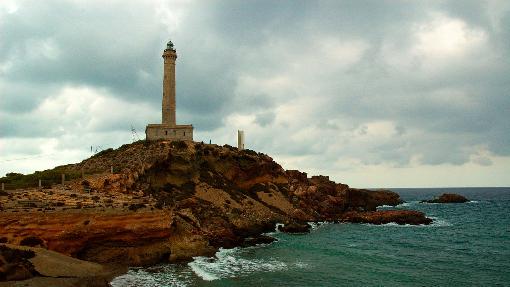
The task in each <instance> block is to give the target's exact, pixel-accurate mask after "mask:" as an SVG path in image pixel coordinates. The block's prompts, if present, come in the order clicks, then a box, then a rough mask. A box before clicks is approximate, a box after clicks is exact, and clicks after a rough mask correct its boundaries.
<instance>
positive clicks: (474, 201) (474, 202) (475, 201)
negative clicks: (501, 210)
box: [467, 200, 480, 204]
mask: <svg viewBox="0 0 510 287" xmlns="http://www.w3.org/2000/svg"><path fill="white" fill-rule="evenodd" d="M467 203H472V204H476V203H480V201H477V200H470V201H468V202H467Z"/></svg>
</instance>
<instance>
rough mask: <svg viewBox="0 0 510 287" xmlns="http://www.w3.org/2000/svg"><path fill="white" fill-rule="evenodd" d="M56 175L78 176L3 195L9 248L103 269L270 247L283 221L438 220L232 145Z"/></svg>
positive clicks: (121, 156)
mask: <svg viewBox="0 0 510 287" xmlns="http://www.w3.org/2000/svg"><path fill="white" fill-rule="evenodd" d="M112 169H113V170H114V172H113V173H112V172H111V171H112ZM55 170H58V172H62V173H65V174H68V175H73V176H69V177H71V180H69V181H66V182H64V184H54V185H51V186H46V187H43V188H37V187H34V188H26V189H23V190H14V191H8V192H7V193H6V194H4V195H3V196H0V210H1V211H0V212H1V215H2V216H1V217H0V243H7V244H9V246H29V247H31V248H39V249H41V248H44V249H47V250H51V251H55V252H58V253H60V254H63V255H66V256H68V257H73V258H74V259H79V260H86V261H92V262H94V264H96V263H98V264H101V265H100V266H109V265H111V264H121V265H129V266H142V265H150V264H155V263H158V262H162V261H165V262H178V261H183V260H190V259H191V258H192V257H194V256H199V255H213V254H214V253H215V252H216V251H217V250H218V248H220V247H225V248H230V247H234V246H249V245H254V244H258V243H269V242H271V241H272V240H273V239H272V238H270V237H268V236H265V235H263V233H266V232H270V231H274V230H275V226H276V225H277V224H278V223H282V224H283V225H282V226H281V227H280V230H282V231H284V232H296V233H301V232H307V230H308V229H309V226H308V224H307V222H318V221H331V222H355V223H372V224H384V223H390V222H395V223H397V224H429V223H431V220H430V219H429V218H427V217H425V215H424V214H423V213H421V212H417V211H409V210H384V211H378V210H377V206H381V205H390V206H396V205H398V204H400V203H402V200H401V199H400V197H399V195H398V194H396V193H394V192H392V191H388V190H375V191H372V190H364V189H355V188H350V187H349V186H347V185H345V184H342V183H335V182H333V181H331V180H329V178H328V177H327V176H312V177H308V175H307V174H306V173H303V172H299V171H296V170H284V169H283V168H282V167H281V166H280V165H279V164H277V163H276V162H275V161H274V160H273V159H272V158H271V157H269V156H268V155H265V154H262V153H257V152H254V151H251V150H242V151H240V150H238V149H237V148H234V147H231V146H227V145H225V146H217V145H211V144H203V143H197V142H166V141H154V142H145V141H140V142H135V143H133V144H129V145H124V146H122V147H120V148H118V149H116V150H106V151H103V152H101V153H99V154H96V155H94V156H93V157H91V158H89V159H86V160H84V161H82V162H80V163H77V164H70V165H66V166H60V167H57V168H56V169H55ZM17 176H18V177H19V175H17ZM1 180H2V181H3V182H9V177H4V178H2V179H1ZM39 249H37V250H39ZM26 260H29V259H26ZM25 263H26V262H25ZM25 263H23V264H25ZM23 264H22V265H23ZM25 265H26V266H30V265H27V264H25ZM25 265H23V266H25ZM27 268H28V269H27V270H28V271H27V272H29V273H30V274H34V276H40V275H37V274H38V273H37V272H36V273H34V272H32V271H31V270H32V269H30V267H27ZM36 271H37V270H36ZM1 272H3V271H1V270H0V278H3V279H0V280H6V279H5V278H7V277H1V276H4V275H2V274H3V273H1ZM39 273H40V274H42V273H41V272H39ZM5 276H6V275H5Z"/></svg>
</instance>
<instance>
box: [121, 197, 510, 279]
mask: <svg viewBox="0 0 510 287" xmlns="http://www.w3.org/2000/svg"><path fill="white" fill-rule="evenodd" d="M393 190H394V191H396V192H398V193H399V194H400V195H401V196H402V198H403V199H404V200H406V201H407V202H406V203H404V204H401V205H399V206H397V207H396V208H397V209H413V210H420V211H423V212H425V213H426V214H427V215H428V216H429V217H431V218H433V219H434V220H435V221H434V223H433V224H432V225H429V226H398V225H396V224H386V225H380V226H377V225H370V224H331V223H326V224H315V225H314V226H313V230H312V231H311V233H310V234H306V235H289V234H284V233H279V232H274V233H272V235H273V236H274V237H276V238H278V241H277V242H274V243H271V244H269V245H261V246H255V247H249V248H234V249H222V250H220V251H219V252H218V253H217V254H216V256H215V257H214V258H206V257H198V258H195V260H194V261H193V262H190V263H188V264H164V265H158V266H153V267H149V268H133V269H130V271H129V272H128V273H127V274H125V275H122V276H120V277H117V278H115V279H114V280H113V281H112V285H113V286H114V287H119V286H151V287H152V286H275V285H276V286H277V285H279V286H510V188H458V189H393ZM443 192H454V193H459V194H462V195H464V196H466V197H468V198H469V199H470V200H471V202H469V203H463V204H422V203H419V200H421V199H430V198H432V197H433V196H435V195H439V194H441V193H443ZM391 208H393V207H381V209H391Z"/></svg>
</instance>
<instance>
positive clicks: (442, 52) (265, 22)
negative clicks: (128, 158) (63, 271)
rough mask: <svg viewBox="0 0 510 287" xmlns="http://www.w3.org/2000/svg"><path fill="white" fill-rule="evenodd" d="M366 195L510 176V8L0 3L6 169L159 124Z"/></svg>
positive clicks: (0, 160)
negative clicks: (170, 111)
mask: <svg viewBox="0 0 510 287" xmlns="http://www.w3.org/2000/svg"><path fill="white" fill-rule="evenodd" d="M169 39H171V40H172V41H173V42H174V44H175V46H176V49H177V53H178V59H177V76H176V77H177V79H176V80H177V118H178V122H179V123H182V124H186V123H192V124H193V125H194V127H195V140H197V141H205V142H208V141H209V139H211V140H212V142H213V143H217V144H225V143H226V144H231V145H235V144H236V136H237V135H236V131H237V129H243V130H245V133H246V144H247V147H248V148H250V149H253V150H256V151H261V152H264V153H267V154H269V155H271V156H272V157H273V158H274V159H275V160H276V161H278V162H279V163H280V164H282V166H283V167H284V168H287V169H299V170H302V171H306V172H308V173H309V174H325V175H330V177H331V178H332V179H334V180H336V181H340V182H344V183H347V184H349V185H351V186H355V187H427V186H430V187H445V186H510V122H509V120H510V2H509V1H506V0H501V1H479V0H476V1H471V0H462V1H410V0H405V1H404V0H402V1H397V0H394V1H375V0H374V1H359V0H352V1H181V0H179V1H106V2H105V1H85V0H76V1H63V0H61V1H53V0H49V1H36V0H33V1H19V0H16V1H9V0H7V1H6V0H2V1H1V2H0V176H3V175H4V174H5V173H7V172H11V171H16V172H23V173H27V172H33V171H35V170H42V169H46V168H51V167H54V166H56V165H60V164H65V163H72V162H78V161H81V160H82V159H84V158H86V157H88V156H90V155H91V152H90V149H91V146H92V147H93V150H95V149H96V148H97V147H102V148H108V147H118V146H120V145H122V144H124V143H130V142H131V141H132V133H131V126H133V127H134V128H135V129H136V131H137V132H138V135H139V136H140V137H141V138H143V137H144V136H145V135H144V129H145V125H146V124H147V123H158V122H159V121H160V120H161V114H160V111H161V80H162V58H161V53H162V50H163V48H164V47H165V43H166V42H167V41H168V40H169Z"/></svg>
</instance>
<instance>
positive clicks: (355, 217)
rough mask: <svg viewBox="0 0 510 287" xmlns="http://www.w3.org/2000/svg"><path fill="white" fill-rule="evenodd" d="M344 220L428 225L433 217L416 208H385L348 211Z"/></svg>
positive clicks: (378, 223) (377, 223)
mask: <svg viewBox="0 0 510 287" xmlns="http://www.w3.org/2000/svg"><path fill="white" fill-rule="evenodd" d="M341 221H342V222H352V223H370V224H376V225H380V224H387V223H392V222H393V223H396V224H399V225H404V224H411V225H420V224H424V225H428V224H430V223H432V219H430V218H427V217H426V216H425V214H424V213H423V212H419V211H414V210H384V211H372V212H355V211H351V212H347V213H345V214H344V215H343V217H342V219H341Z"/></svg>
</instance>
